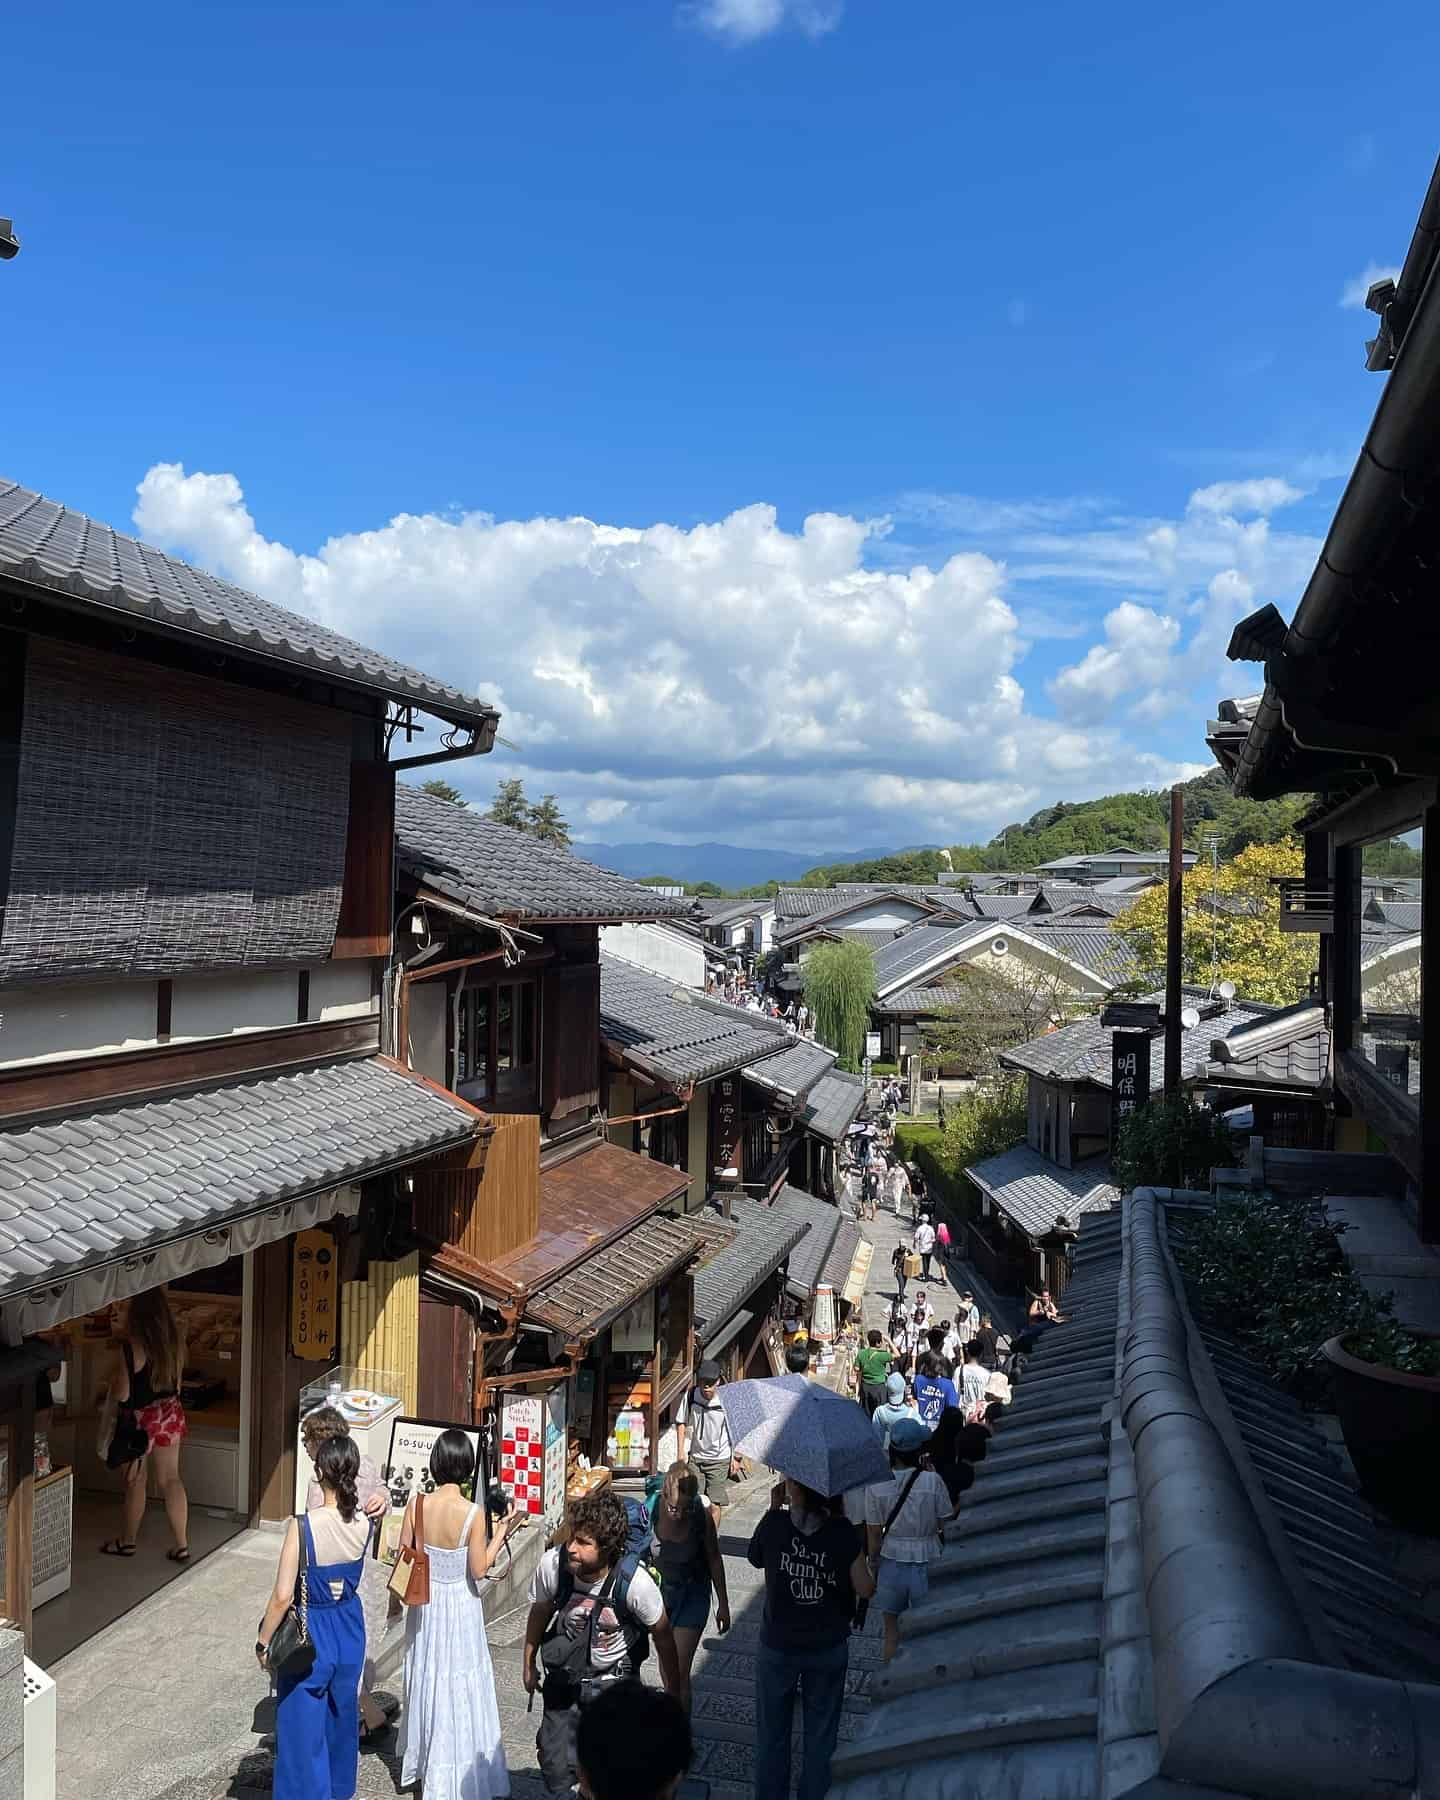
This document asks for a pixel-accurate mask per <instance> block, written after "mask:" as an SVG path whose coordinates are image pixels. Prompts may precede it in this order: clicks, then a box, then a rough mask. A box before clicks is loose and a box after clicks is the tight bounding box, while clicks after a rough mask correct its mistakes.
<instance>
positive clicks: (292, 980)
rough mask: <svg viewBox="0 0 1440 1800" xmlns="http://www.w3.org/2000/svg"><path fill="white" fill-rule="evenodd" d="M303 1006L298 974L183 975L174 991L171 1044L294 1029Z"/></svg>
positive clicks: (287, 971) (289, 970)
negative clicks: (291, 1026)
mask: <svg viewBox="0 0 1440 1800" xmlns="http://www.w3.org/2000/svg"><path fill="white" fill-rule="evenodd" d="M299 1003H300V982H299V975H298V972H297V971H296V970H294V969H287V970H282V971H279V972H278V973H275V974H264V975H253V974H246V975H184V976H181V977H180V979H179V980H177V981H176V982H175V984H174V987H173V989H172V998H171V1002H170V1037H171V1041H172V1042H173V1041H175V1040H176V1039H186V1038H207V1037H228V1036H229V1035H230V1033H231V1032H235V1031H267V1030H270V1029H272V1028H273V1027H275V1026H277V1025H293V1024H294V1023H295V1021H296V1014H297V1012H298V1011H299Z"/></svg>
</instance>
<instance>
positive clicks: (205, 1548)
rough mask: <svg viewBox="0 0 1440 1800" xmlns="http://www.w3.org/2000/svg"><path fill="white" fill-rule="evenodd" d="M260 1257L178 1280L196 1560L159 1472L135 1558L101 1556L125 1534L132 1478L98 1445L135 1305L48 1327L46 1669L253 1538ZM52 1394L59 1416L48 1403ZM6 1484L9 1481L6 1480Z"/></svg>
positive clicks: (39, 1507) (40, 1654)
mask: <svg viewBox="0 0 1440 1800" xmlns="http://www.w3.org/2000/svg"><path fill="white" fill-rule="evenodd" d="M249 1264H250V1258H249V1257H248V1256H234V1257H231V1258H230V1259H229V1261H227V1262H224V1263H219V1264H217V1265H215V1266H214V1267H212V1268H208V1269H201V1270H197V1271H195V1272H194V1273H193V1274H189V1275H185V1276H181V1277H179V1278H177V1279H175V1280H173V1281H171V1282H170V1283H169V1284H168V1292H169V1296H170V1304H171V1308H172V1310H173V1311H174V1313H175V1317H176V1321H177V1323H178V1324H179V1325H180V1327H181V1330H182V1331H183V1333H184V1337H185V1362H184V1373H183V1377H182V1382H181V1396H182V1399H183V1401H184V1404H185V1412H186V1423H187V1426H188V1433H189V1434H188V1436H187V1437H186V1439H185V1441H184V1444H183V1446H182V1448H181V1452H180V1476H181V1480H182V1481H183V1482H184V1484H185V1488H186V1492H187V1495H188V1498H189V1548H190V1561H189V1562H188V1563H174V1562H170V1561H168V1560H167V1558H166V1552H167V1551H168V1550H169V1549H171V1548H172V1545H173V1539H172V1537H171V1533H170V1528H169V1525H168V1522H167V1520H166V1517H165V1511H164V1508H163V1506H162V1505H161V1503H160V1500H159V1497H158V1488H157V1487H156V1484H155V1479H154V1474H153V1470H152V1471H151V1472H150V1474H149V1476H148V1481H147V1491H148V1495H149V1498H148V1501H147V1505H146V1508H145V1515H144V1518H143V1520H142V1522H141V1526H140V1532H139V1537H138V1548H137V1550H136V1553H135V1555H134V1556H131V1557H115V1556H103V1555H101V1554H100V1546H101V1544H102V1543H104V1542H105V1541H106V1540H107V1539H111V1538H115V1537H117V1536H119V1535H120V1530H121V1512H120V1496H121V1491H122V1488H123V1485H124V1483H123V1476H122V1474H121V1472H120V1471H119V1470H114V1469H109V1468H107V1467H106V1466H105V1464H104V1462H103V1461H102V1460H101V1457H100V1455H99V1452H98V1448H97V1438H98V1432H99V1397H100V1394H101V1392H102V1390H103V1388H104V1386H105V1378H106V1369H107V1367H108V1364H109V1359H110V1355H111V1352H112V1348H113V1346H114V1344H115V1342H116V1335H117V1333H118V1332H119V1331H120V1330H121V1329H122V1328H123V1325H124V1319H125V1302H124V1301H123V1300H122V1301H116V1302H115V1303H114V1304H113V1305H110V1306H105V1307H102V1308H100V1309H99V1310H98V1311H96V1312H92V1313H87V1314H84V1315H83V1316H81V1317H79V1318H74V1319H70V1320H67V1321H65V1322H64V1323H63V1324H60V1325H57V1326H54V1327H53V1328H50V1329H47V1330H45V1331H44V1332H43V1333H42V1334H40V1335H42V1336H43V1338H44V1339H45V1341H46V1342H48V1343H50V1344H52V1345H53V1346H54V1348H55V1356H56V1361H55V1365H54V1366H55V1368H56V1369H58V1370H59V1374H58V1376H57V1377H56V1378H54V1379H53V1380H51V1381H50V1382H49V1384H48V1386H49V1393H48V1395H47V1393H46V1391H45V1388H44V1387H42V1386H41V1385H40V1384H39V1383H37V1389H36V1403H37V1418H36V1439H35V1506H34V1525H33V1530H32V1539H31V1579H32V1584H33V1604H34V1623H33V1641H34V1648H33V1651H32V1656H33V1658H34V1660H35V1662H36V1663H38V1664H39V1666H40V1667H41V1668H45V1669H49V1668H53V1667H54V1665H55V1664H56V1663H57V1662H59V1661H60V1660H61V1659H62V1658H63V1657H65V1656H67V1655H69V1653H70V1652H71V1651H72V1650H74V1649H76V1648H77V1647H78V1646H79V1645H80V1644H82V1643H84V1642H86V1641H87V1640H88V1639H89V1638H91V1637H93V1636H94V1635H95V1634H96V1633H97V1632H99V1631H103V1630H104V1629H105V1628H106V1626H108V1625H112V1624H113V1623H114V1622H115V1621H116V1620H117V1619H119V1618H121V1617H122V1616H123V1615H124V1614H125V1613H127V1612H129V1611H130V1610H131V1608H132V1607H135V1606H138V1605H139V1604H140V1602H141V1601H142V1600H145V1599H148V1597H149V1596H150V1595H151V1594H153V1593H155V1592H157V1591H158V1589H160V1588H162V1587H164V1586H165V1585H166V1584H167V1583H168V1582H171V1581H175V1580H179V1579H181V1578H182V1577H183V1576H184V1575H185V1574H186V1573H187V1572H188V1571H189V1570H190V1569H192V1568H194V1566H195V1565H196V1564H197V1563H198V1562H201V1561H203V1559H204V1558H205V1557H206V1556H208V1555H209V1554H210V1553H211V1552H212V1551H214V1550H215V1549H217V1548H218V1547H219V1546H220V1545H221V1544H224V1543H226V1542H227V1541H228V1540H229V1539H230V1538H232V1537H234V1536H235V1535H236V1534H237V1533H238V1532H240V1531H242V1530H244V1528H245V1525H246V1522H247V1514H248V1511H249V1507H250V1496H249V1494H248V1492H247V1487H248V1481H249V1461H250V1458H249V1451H248V1445H249V1440H250V1434H249V1412H250V1379H249V1377H250V1336H251V1328H250V1269H249ZM46 1398H49V1399H50V1400H51V1401H52V1405H51V1407H50V1409H49V1416H48V1418H47V1417H46V1416H45V1413H44V1411H43V1410H42V1409H41V1403H42V1402H43V1401H44V1400H45V1399H46ZM7 1487H8V1483H7Z"/></svg>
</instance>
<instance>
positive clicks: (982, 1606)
mask: <svg viewBox="0 0 1440 1800" xmlns="http://www.w3.org/2000/svg"><path fill="white" fill-rule="evenodd" d="M1104 1589H1105V1569H1104V1561H1103V1558H1101V1557H1099V1556H1091V1557H1088V1558H1087V1557H1075V1558H1069V1557H1064V1558H1060V1559H1058V1560H1057V1562H1056V1563H1055V1564H1054V1565H1049V1564H1047V1565H1045V1566H1043V1567H1041V1568H1037V1569H1036V1570H1034V1571H1033V1572H1032V1573H1030V1574H1028V1575H1027V1574H1021V1573H1020V1572H1019V1571H1018V1570H1016V1569H1006V1570H1001V1571H1000V1572H999V1573H997V1574H996V1575H994V1577H993V1578H988V1579H987V1578H986V1577H985V1576H977V1577H976V1578H975V1579H974V1580H972V1581H952V1582H946V1583H945V1584H944V1586H943V1587H942V1588H941V1589H940V1591H939V1592H936V1591H935V1590H934V1589H933V1588H932V1589H931V1592H930V1597H929V1598H928V1599H927V1600H923V1601H921V1603H920V1604H919V1606H912V1607H911V1608H910V1610H909V1612H907V1613H903V1614H902V1615H901V1618H900V1636H901V1638H902V1640H903V1639H909V1638H914V1637H923V1636H925V1635H927V1634H929V1633H931V1632H935V1631H940V1630H943V1629H945V1628H946V1627H948V1626H952V1625H965V1624H968V1623H969V1622H970V1621H971V1620H983V1619H989V1620H990V1622H991V1624H992V1625H997V1626H998V1624H999V1622H1000V1620H1001V1617H1002V1615H1004V1614H1008V1613H1019V1612H1032V1611H1034V1609H1035V1608H1036V1607H1040V1606H1059V1605H1062V1604H1064V1603H1067V1602H1069V1601H1072V1600H1081V1601H1083V1600H1097V1601H1098V1600H1099V1598H1100V1596H1101V1595H1102V1594H1103V1592H1104Z"/></svg>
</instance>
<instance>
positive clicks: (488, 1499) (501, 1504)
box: [485, 1481, 514, 1519]
mask: <svg viewBox="0 0 1440 1800" xmlns="http://www.w3.org/2000/svg"><path fill="white" fill-rule="evenodd" d="M513 1504H514V1502H513V1501H512V1500H511V1498H510V1496H509V1495H508V1494H507V1493H506V1492H505V1490H504V1488H503V1487H501V1485H500V1483H499V1482H498V1481H492V1482H491V1483H490V1485H489V1487H487V1488H486V1490H485V1506H486V1510H487V1511H488V1512H489V1514H490V1517H491V1518H492V1519H503V1518H504V1517H505V1515H506V1513H508V1512H509V1510H510V1508H511V1506H512V1505H513Z"/></svg>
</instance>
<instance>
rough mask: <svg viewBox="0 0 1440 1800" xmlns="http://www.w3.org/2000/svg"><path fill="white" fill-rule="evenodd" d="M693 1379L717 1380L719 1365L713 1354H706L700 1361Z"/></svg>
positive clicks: (718, 1377)
mask: <svg viewBox="0 0 1440 1800" xmlns="http://www.w3.org/2000/svg"><path fill="white" fill-rule="evenodd" d="M695 1379H696V1380H697V1381H718V1380H719V1379H720V1365H719V1363H718V1362H716V1360H715V1358H714V1357H713V1356H707V1357H706V1358H705V1360H704V1362H702V1363H701V1365H700V1367H699V1368H698V1369H697V1370H696V1371H695Z"/></svg>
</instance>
